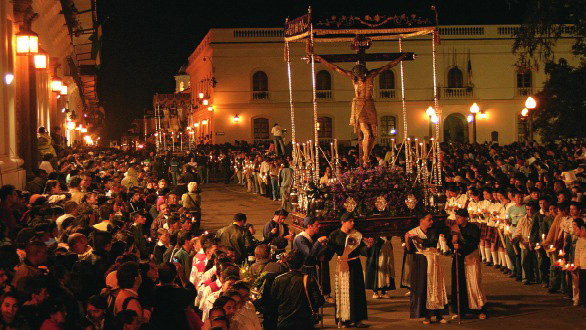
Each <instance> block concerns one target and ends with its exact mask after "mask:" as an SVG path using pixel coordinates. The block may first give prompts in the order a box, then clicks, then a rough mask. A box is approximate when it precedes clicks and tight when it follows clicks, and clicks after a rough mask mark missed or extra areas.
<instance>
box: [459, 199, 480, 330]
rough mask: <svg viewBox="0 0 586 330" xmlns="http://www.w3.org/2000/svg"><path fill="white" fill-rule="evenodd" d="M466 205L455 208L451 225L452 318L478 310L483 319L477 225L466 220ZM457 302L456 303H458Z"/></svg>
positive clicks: (467, 216)
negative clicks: (456, 209) (452, 251)
mask: <svg viewBox="0 0 586 330" xmlns="http://www.w3.org/2000/svg"><path fill="white" fill-rule="evenodd" d="M468 219H469V214H468V211H467V210H466V209H461V210H458V211H456V224H455V225H454V226H452V233H453V235H452V241H451V245H452V247H453V248H454V257H453V259H452V298H451V299H452V302H451V306H452V311H453V312H454V313H456V315H454V316H453V317H452V319H456V318H458V312H459V313H460V316H461V317H463V316H465V315H466V314H477V315H478V318H479V319H481V320H484V319H486V313H485V305H486V294H485V293H484V288H483V287H482V273H481V270H480V255H479V253H478V242H479V240H480V229H478V227H477V226H475V225H473V224H471V223H469V222H468ZM458 305H459V306H458Z"/></svg>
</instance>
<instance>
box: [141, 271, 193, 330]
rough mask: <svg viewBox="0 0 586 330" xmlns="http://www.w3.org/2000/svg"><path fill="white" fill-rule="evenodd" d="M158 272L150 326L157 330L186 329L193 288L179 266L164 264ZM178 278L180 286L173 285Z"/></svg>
mask: <svg viewBox="0 0 586 330" xmlns="http://www.w3.org/2000/svg"><path fill="white" fill-rule="evenodd" d="M158 272H159V281H160V284H159V285H158V286H156V287H155V289H154V292H153V301H154V306H153V315H152V318H151V320H152V324H153V325H155V326H156V327H157V328H159V329H165V328H176V329H187V328H188V320H187V313H188V312H190V311H191V310H190V309H189V307H190V306H191V305H193V302H194V300H195V296H196V295H197V291H196V290H195V287H194V286H193V284H192V283H190V282H189V281H188V280H187V277H186V276H185V272H184V270H183V268H182V267H181V266H180V265H177V266H176V265H174V264H172V263H170V262H166V263H163V264H162V265H161V266H160V267H159V270H158ZM178 276H179V279H180V280H181V286H177V285H176V284H175V282H176V280H177V277H178ZM200 322H201V321H200ZM200 326H201V325H200Z"/></svg>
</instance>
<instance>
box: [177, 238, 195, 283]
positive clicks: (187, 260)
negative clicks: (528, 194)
mask: <svg viewBox="0 0 586 330" xmlns="http://www.w3.org/2000/svg"><path fill="white" fill-rule="evenodd" d="M177 246H178V247H179V250H177V252H175V253H174V254H173V257H175V258H177V261H176V262H178V263H180V264H181V266H183V270H184V272H185V276H186V277H187V278H189V275H190V274H191V250H192V247H193V246H192V245H191V233H190V232H184V233H180V235H179V236H178V238H177Z"/></svg>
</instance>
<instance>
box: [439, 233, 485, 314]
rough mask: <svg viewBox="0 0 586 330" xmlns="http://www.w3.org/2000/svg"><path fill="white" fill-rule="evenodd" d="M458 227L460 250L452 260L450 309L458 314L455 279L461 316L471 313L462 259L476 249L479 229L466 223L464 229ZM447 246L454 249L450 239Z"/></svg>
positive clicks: (478, 240) (478, 241)
mask: <svg viewBox="0 0 586 330" xmlns="http://www.w3.org/2000/svg"><path fill="white" fill-rule="evenodd" d="M458 227H460V233H461V237H460V238H459V239H458V244H459V245H460V249H459V250H458V253H454V257H453V258H452V297H451V299H452V301H451V304H450V305H451V307H452V312H453V313H456V314H457V313H458V299H457V296H458V291H457V288H458V285H457V282H456V279H458V280H459V284H460V285H459V287H460V288H459V289H460V290H459V293H460V313H461V315H466V314H468V313H470V312H471V309H470V308H469V304H468V288H467V285H466V271H465V268H464V257H466V256H467V255H469V254H470V253H472V252H474V251H475V250H476V249H478V244H479V243H480V229H479V228H478V226H477V225H475V224H472V223H468V224H467V225H466V227H462V226H458ZM447 241H448V245H449V246H450V248H452V249H453V248H454V246H453V244H452V239H451V237H450V239H448V240H447ZM456 263H457V264H458V271H457V273H458V275H459V276H456Z"/></svg>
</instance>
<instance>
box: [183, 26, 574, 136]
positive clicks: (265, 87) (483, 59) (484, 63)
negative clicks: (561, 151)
mask: <svg viewBox="0 0 586 330" xmlns="http://www.w3.org/2000/svg"><path fill="white" fill-rule="evenodd" d="M518 28H519V27H518V26H512V25H474V26H441V27H440V35H441V44H440V45H439V46H438V50H437V84H438V95H439V113H438V118H439V121H440V127H441V129H440V137H441V139H442V140H443V141H471V140H472V130H473V126H474V122H473V121H472V122H470V120H472V119H473V118H468V117H469V115H470V107H471V106H472V104H474V103H477V105H478V106H479V110H480V112H479V113H478V114H477V115H476V130H477V141H478V142H484V141H498V142H500V143H511V142H513V141H518V140H521V139H523V138H524V137H525V136H526V134H527V119H525V118H523V117H522V116H521V110H522V109H523V108H524V103H525V100H526V98H527V97H528V96H531V95H533V94H535V93H536V92H537V91H538V90H539V89H540V88H541V86H542V85H543V82H544V81H545V78H546V77H545V74H544V71H543V66H541V67H540V66H539V65H537V64H535V63H532V62H531V61H530V60H519V57H518V56H517V55H515V54H513V53H512V52H511V47H512V43H513V37H512V34H513V32H514V31H516V30H517V29H518ZM568 32H571V30H568ZM565 37H567V38H562V39H561V40H560V42H559V43H558V46H557V49H556V56H557V57H564V58H566V59H567V60H568V61H569V62H570V63H575V62H576V61H577V59H576V58H574V57H573V55H572V54H571V52H570V46H571V40H570V39H569V35H566V36H565ZM398 51H399V48H398V43H397V42H396V41H374V42H373V45H372V47H371V49H369V50H368V52H372V53H382V52H398ZM403 51H407V52H414V53H415V54H416V55H417V57H416V59H415V60H414V61H408V62H405V63H404V78H403V81H401V75H400V69H399V67H398V66H397V67H394V68H392V69H391V70H389V71H387V72H385V73H383V74H381V75H379V76H378V77H377V79H376V87H375V99H376V107H377V111H378V117H379V123H378V127H379V129H378V131H379V132H378V139H379V143H388V142H389V141H390V139H391V138H394V137H395V136H396V137H398V140H402V137H403V132H404V129H405V127H407V130H408V135H409V136H415V137H420V138H422V137H425V136H428V135H429V127H430V122H431V118H430V116H428V114H427V113H426V109H427V108H428V107H429V106H431V105H433V70H432V40H431V36H421V37H415V38H411V39H407V40H404V41H403ZM315 52H316V53H317V54H351V53H353V51H352V50H351V49H350V44H349V43H321V44H317V45H316V47H315ZM283 54H284V43H283V35H282V29H279V28H274V29H271V28H265V29H211V30H210V31H209V32H208V34H207V35H206V36H205V37H204V38H203V40H202V41H201V43H200V44H199V45H198V46H197V47H196V49H195V51H194V52H193V53H192V54H191V56H190V57H189V62H188V66H187V70H186V71H187V74H188V75H189V77H190V82H191V83H190V84H189V86H190V91H191V94H192V98H193V104H194V110H193V112H192V114H191V118H190V123H191V124H192V125H193V127H195V132H196V135H197V136H202V135H210V136H211V137H212V141H213V142H214V143H226V142H229V143H234V141H237V140H246V141H249V142H252V141H262V140H267V139H270V138H271V134H270V129H271V127H272V126H273V124H275V123H278V124H279V125H280V126H281V127H283V128H286V129H287V130H288V133H287V140H290V138H291V134H290V133H291V112H290V103H289V86H288V84H289V80H288V73H287V66H286V63H285V61H284V55H283ZM305 56H306V54H305V45H304V44H291V58H292V87H293V88H292V89H293V98H294V107H295V127H296V136H297V140H298V141H305V140H309V139H312V138H313V126H314V125H313V122H314V118H313V117H314V116H313V105H312V79H311V68H310V65H309V64H308V63H307V61H306V60H304V59H303V58H304V57H305ZM338 64H339V65H340V66H341V67H343V68H346V69H351V67H352V65H353V64H352V63H338ZM384 64H386V63H384V62H375V63H367V66H368V68H369V69H373V68H376V67H379V66H382V65H384ZM177 84H178V91H179V90H180V88H179V86H180V84H181V82H180V81H179V80H178V83H177ZM183 86H186V84H185V83H183ZM403 86H404V91H405V100H406V118H407V121H406V125H405V121H404V119H403V103H402V101H401V95H402V87H403ZM316 88H317V99H318V122H319V137H320V140H322V142H328V141H329V140H330V139H332V138H337V139H339V140H341V141H346V142H349V141H355V139H356V135H355V134H354V133H353V130H352V128H351V127H350V126H349V120H350V108H351V101H352V98H353V96H354V90H353V87H352V84H351V82H350V81H349V79H348V78H346V77H344V76H342V75H340V74H338V73H336V72H332V71H330V70H328V69H327V68H326V67H325V66H323V65H322V64H316Z"/></svg>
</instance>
